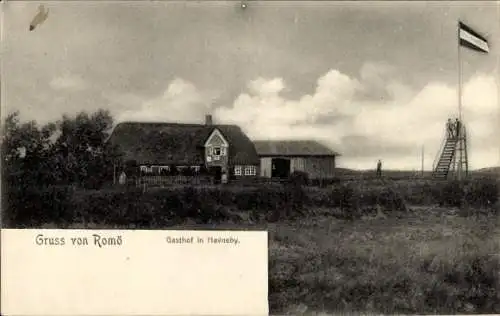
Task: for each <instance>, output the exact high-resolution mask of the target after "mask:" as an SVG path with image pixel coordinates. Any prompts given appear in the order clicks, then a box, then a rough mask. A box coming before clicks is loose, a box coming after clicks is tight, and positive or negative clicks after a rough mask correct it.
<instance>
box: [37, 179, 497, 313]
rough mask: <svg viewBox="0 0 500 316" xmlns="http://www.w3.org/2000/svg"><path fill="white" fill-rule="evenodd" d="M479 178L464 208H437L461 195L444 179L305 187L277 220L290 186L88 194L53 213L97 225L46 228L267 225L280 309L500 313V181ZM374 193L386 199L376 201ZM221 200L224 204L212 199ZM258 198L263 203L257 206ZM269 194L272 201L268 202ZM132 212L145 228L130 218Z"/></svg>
mask: <svg viewBox="0 0 500 316" xmlns="http://www.w3.org/2000/svg"><path fill="white" fill-rule="evenodd" d="M479 184H481V183H478V184H477V185H475V186H473V188H476V189H475V190H476V191H473V192H475V193H474V194H476V195H477V197H482V198H481V199H479V200H478V201H480V202H481V203H479V204H480V205H482V206H480V205H479V204H478V205H479V206H467V207H465V208H463V209H462V210H459V209H458V208H457V209H455V208H452V207H451V206H450V207H438V206H437V205H438V204H439V203H437V202H436V201H440V202H446V203H448V202H450V201H451V202H453V200H456V198H457V192H455V191H453V190H452V191H447V190H448V189H447V190H444V191H443V192H444V193H446V194H444V193H443V194H442V195H437V196H435V195H434V194H433V193H432V190H429V188H431V189H432V188H433V186H432V185H431V186H429V184H428V183H426V182H425V181H424V180H423V181H422V183H418V181H393V182H390V183H389V182H387V183H385V182H381V181H354V182H353V185H354V186H355V187H356V192H357V193H355V194H354V195H352V196H351V195H350V193H348V192H349V191H345V190H344V191H342V190H341V191H338V189H339V187H337V188H336V187H329V188H312V187H309V188H303V191H304V192H305V195H306V197H307V198H305V200H306V201H307V203H304V204H303V205H301V206H300V208H301V209H299V210H297V211H296V212H297V213H296V214H292V215H294V216H290V217H287V216H284V217H281V218H278V219H277V220H269V217H266V214H267V215H269V214H272V213H273V212H274V211H275V210H276V209H278V210H279V209H280V208H282V207H283V205H289V206H290V207H293V206H294V205H295V204H293V203H292V204H286V203H285V204H280V203H281V202H282V201H281V202H280V199H282V198H284V197H285V198H286V196H287V195H286V194H285V195H279V194H277V192H275V191H273V190H276V189H277V188H281V187H280V186H277V187H262V188H260V189H257V191H256V193H252V192H251V190H250V188H243V187H235V188H229V189H228V191H223V190H222V189H220V188H219V189H218V188H211V190H213V191H203V190H205V189H202V191H200V192H198V191H190V190H187V191H186V190H183V189H175V190H180V191H175V192H174V191H172V189H158V190H151V191H148V192H149V193H146V194H142V193H140V192H139V193H137V192H125V193H123V194H121V193H119V192H118V193H116V194H115V195H111V192H107V193H103V192H84V193H82V192H80V193H78V194H76V195H73V197H72V198H71V199H70V201H67V200H65V199H62V200H61V201H62V204H61V209H60V210H59V211H58V212H56V213H54V216H55V217H52V218H59V217H58V216H60V214H63V213H64V212H69V214H70V215H71V214H74V210H75V209H77V210H78V212H80V213H85V214H88V216H85V218H88V219H94V221H92V220H89V221H86V222H85V223H83V222H78V221H77V222H72V223H69V225H67V224H68V223H67V222H66V223H60V224H53V223H51V222H50V221H48V222H46V223H45V224H43V225H42V227H44V228H56V227H59V225H63V226H64V227H65V228H96V229H109V228H121V229H123V228H156V229H166V228H168V229H233V230H234V229H243V230H247V229H248V230H255V229H259V230H267V231H268V232H269V305H270V312H271V314H280V315H282V314H291V315H304V314H306V315H307V314H309V315H315V314H316V315H317V314H318V313H324V314H328V315H330V314H338V313H346V312H354V313H360V312H362V313H386V314H395V313H404V314H410V313H411V314H443V313H444V314H458V313H461V314H471V313H483V314H485V313H500V260H499V259H500V221H499V219H500V217H499V212H498V211H499V205H500V204H498V202H496V200H495V202H493V203H496V205H492V204H491V203H490V199H491V200H493V199H492V197H493V196H495V197H496V196H498V191H497V190H498V187H497V186H496V185H494V183H491V182H485V183H484V185H483V186H479ZM169 190H170V191H169ZM224 190H225V189H224ZM279 190H283V189H279ZM169 192H170V193H169ZM172 192H173V193H172ZM196 192H198V193H196ZM284 192H285V193H286V190H285V191H284ZM291 192H295V191H291ZM297 192H298V191H297ZM391 192H394V193H391ZM289 193H290V192H289ZM389 193H390V194H389ZM486 193H487V194H486ZM168 194H170V195H168ZM50 196H56V195H50ZM177 196H179V199H180V200H179V201H177V202H176V204H171V203H170V202H169V201H170V200H169V199H174V198H176V197H177ZM214 196H215V197H214ZM373 196H378V197H379V198H380V197H384V196H385V198H386V199H385V200H384V199H377V200H373V199H372V197H373ZM210 197H212V198H215V200H213V201H211V202H210V203H209V204H207V203H206V201H207V198H210ZM367 197H369V198H368V199H367ZM458 197H460V196H458ZM254 199H259V200H260V202H259V203H253V202H252V201H254ZM266 199H268V200H272V201H273V203H270V204H268V203H263V202H262V201H264V200H266ZM387 199H389V202H391V201H392V202H396V201H399V200H400V201H404V204H405V207H404V209H403V210H401V209H400V208H398V207H396V208H394V206H397V205H398V204H394V205H393V203H387V202H388V201H387ZM243 200H244V201H245V203H235V201H236V202H238V201H239V202H241V201H243ZM476 200H477V199H471V200H470V201H471V202H474V201H476ZM110 201H112V203H110ZM172 201H173V200H172ZM193 201H194V202H196V203H194V202H193ZM293 201H295V200H293ZM384 201H385V202H384ZM131 202H133V203H134V204H131ZM274 202H276V203H274ZM289 202H290V201H289ZM379 202H380V203H382V204H383V205H382V207H381V211H382V212H379V213H378V215H375V214H374V213H373V212H363V213H362V214H363V215H362V216H360V217H355V218H349V217H347V218H346V217H344V216H343V215H345V212H350V210H353V207H354V209H356V208H357V207H358V206H361V207H364V206H371V204H372V203H379ZM68 203H69V204H68ZM90 203H92V205H90ZM179 203H180V204H179ZM287 203H288V202H287ZM446 203H445V204H446ZM34 205H37V204H34ZM338 205H340V206H338ZM342 205H343V206H342ZM346 205H347V206H346ZM391 205H392V208H391ZM471 205H472V204H471ZM174 206H175V207H176V209H175V211H176V212H177V211H182V210H183V208H184V207H189V208H191V209H193V210H196V209H197V208H198V207H201V208H204V209H203V211H204V212H215V211H217V213H218V214H219V217H218V219H217V220H214V221H209V222H205V224H203V225H201V224H199V223H200V221H197V220H196V218H193V217H192V216H193V215H192V214H195V213H196V212H195V213H189V212H188V213H183V214H184V215H185V218H180V222H176V223H175V224H174V225H173V226H170V225H169V226H165V224H164V223H167V222H168V221H166V220H163V219H162V217H165V214H167V213H168V212H167V211H169V207H174ZM240 206H241V207H240ZM242 207H244V208H242ZM342 207H344V209H345V210H344V211H343V212H342V211H341V210H340V209H341V208H342ZM264 208H266V209H264ZM483 208H484V210H483ZM114 209H118V211H115V210H114ZM104 210H105V211H104ZM138 210H140V212H138ZM100 213H105V214H104V215H106V214H107V215H106V216H101V215H100ZM139 213H141V214H139ZM292 213H293V212H292ZM375 213H376V212H375ZM27 214H28V213H27ZM29 214H31V213H29ZM33 214H39V213H33ZM172 214H173V213H172ZM196 214H198V213H196ZM213 214H215V213H213ZM252 214H253V215H255V214H257V215H260V216H252ZM297 214H298V216H297ZM139 215H140V216H139ZM69 217H70V218H74V217H73V215H71V216H69ZM30 218H31V217H30ZM121 218H123V219H125V220H123V221H120V220H119V219H121ZM132 218H135V219H136V220H137V223H135V224H134V223H131V219H132ZM127 219H128V220H127ZM112 222H114V223H115V224H110V223H112ZM196 222H198V224H196ZM136 225H138V226H136Z"/></svg>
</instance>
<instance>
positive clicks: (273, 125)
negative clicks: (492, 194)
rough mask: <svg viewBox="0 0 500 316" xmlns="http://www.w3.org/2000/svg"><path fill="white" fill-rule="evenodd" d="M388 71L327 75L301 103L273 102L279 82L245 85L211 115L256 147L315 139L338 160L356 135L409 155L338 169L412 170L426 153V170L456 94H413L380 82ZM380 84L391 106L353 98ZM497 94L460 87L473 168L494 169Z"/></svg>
mask: <svg viewBox="0 0 500 316" xmlns="http://www.w3.org/2000/svg"><path fill="white" fill-rule="evenodd" d="M379 70H380V71H379ZM392 71H393V69H392V68H391V67H389V66H386V65H383V66H382V67H381V68H380V69H377V68H376V64H369V65H368V66H366V67H364V68H363V69H362V71H361V79H360V80H357V79H355V78H350V77H348V76H346V75H345V74H342V73H340V72H339V71H337V70H330V71H329V72H327V73H326V74H325V75H323V76H322V77H320V78H319V79H318V81H317V86H316V90H315V92H314V93H313V94H312V95H305V96H303V97H301V98H300V99H299V100H289V99H286V98H284V97H282V96H281V95H280V94H279V92H280V91H281V90H282V89H283V88H284V87H285V83H284V81H283V79H281V78H272V79H267V80H266V79H264V78H259V79H257V80H255V81H253V82H252V83H250V85H249V87H250V89H249V90H250V91H251V93H250V94H248V93H243V94H241V95H240V96H239V97H238V98H237V99H236V100H235V102H234V104H233V105H232V107H230V108H219V109H217V112H216V118H217V119H218V120H220V121H226V122H232V123H236V124H238V125H240V126H241V127H243V128H244V129H245V130H246V131H247V133H248V135H249V136H250V137H251V138H254V139H297V138H301V139H303V138H314V139H318V140H324V141H327V142H328V143H329V144H331V145H332V146H333V147H334V148H335V149H337V150H338V151H340V152H341V153H342V151H343V148H345V147H346V145H345V144H342V139H343V138H344V137H346V136H350V135H357V136H362V137H363V139H367V140H368V141H372V142H373V143H382V144H387V146H392V147H394V146H396V147H400V148H402V149H403V150H406V151H407V154H406V155H404V154H402V155H390V154H388V153H387V154H384V152H374V153H373V158H365V157H364V158H360V157H350V156H345V157H344V161H343V164H344V165H346V166H350V167H358V168H372V167H373V165H374V163H375V161H376V159H378V157H380V158H382V159H384V156H385V157H386V159H384V161H385V165H386V167H387V168H415V169H418V168H420V158H419V156H418V155H419V154H420V150H421V146H422V145H424V146H425V151H426V156H425V159H426V161H427V163H426V168H430V167H431V165H432V161H433V160H434V158H435V155H436V153H437V151H438V149H439V145H440V143H441V140H442V136H443V135H444V134H443V133H444V124H445V122H446V120H447V118H448V117H450V116H456V114H457V100H458V97H457V90H456V87H454V86H448V85H446V84H443V83H440V82H431V83H429V84H428V85H426V86H425V87H424V88H423V89H422V90H421V91H418V92H413V91H412V89H411V88H410V87H408V86H406V85H404V84H403V83H400V82H397V81H395V80H393V79H391V78H390V77H388V76H386V75H387V74H390V73H391V72H392ZM384 76H385V77H384ZM378 80H382V81H383V82H385V83H386V85H385V87H384V88H385V89H386V92H387V93H388V94H389V95H390V96H391V98H389V99H375V100H365V99H360V98H358V92H363V91H366V90H367V89H371V88H373V85H374V82H377V84H376V85H378V82H379V81H378ZM497 89H498V87H497V84H496V81H495V78H493V77H491V76H487V75H477V76H476V77H473V78H471V79H470V80H469V81H468V82H466V83H464V89H463V109H464V111H463V113H464V119H465V122H466V124H467V126H468V129H469V135H470V140H471V141H470V143H471V150H473V152H471V155H470V156H471V159H472V157H474V158H473V159H472V160H471V162H470V164H471V167H472V168H474V167H482V166H488V165H496V164H498V163H499V157H498V142H497V141H496V137H495V135H497V134H498V130H497V129H496V126H498V123H499V121H498V115H497V114H496V113H497V110H498V99H497ZM321 117H331V118H332V123H331V124H315V122H316V121H317V120H318V119H320V118H321ZM495 132H496V133H495ZM350 145H351V146H349V147H352V144H350ZM359 146H363V144H359ZM492 146H493V149H492ZM412 148H414V150H413V149H412Z"/></svg>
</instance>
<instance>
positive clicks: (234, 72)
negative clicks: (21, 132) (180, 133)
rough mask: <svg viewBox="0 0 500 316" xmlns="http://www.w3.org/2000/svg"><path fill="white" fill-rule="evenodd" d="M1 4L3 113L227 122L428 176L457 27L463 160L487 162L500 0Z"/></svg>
mask: <svg viewBox="0 0 500 316" xmlns="http://www.w3.org/2000/svg"><path fill="white" fill-rule="evenodd" d="M38 5H39V2H34V1H11V2H8V3H5V4H3V15H4V19H3V27H2V32H3V42H2V44H3V60H2V63H3V65H2V75H3V77H2V79H3V87H2V88H3V91H2V99H3V101H4V102H3V104H2V113H8V112H11V111H15V110H18V111H20V113H21V115H22V117H23V118H24V119H29V120H31V119H36V120H37V121H38V122H40V123H45V122H48V121H51V120H56V119H59V118H60V117H61V116H62V114H64V113H66V114H69V115H71V114H75V113H76V112H79V111H82V110H86V111H94V110H96V109H98V108H105V109H109V110H110V111H111V113H112V114H113V115H114V116H115V118H116V121H117V122H120V121H126V120H135V121H137V120H141V121H180V122H202V121H203V119H204V115H205V114H206V113H212V114H213V116H214V120H215V121H216V122H218V123H235V124H238V125H240V126H241V127H242V128H243V129H244V130H245V132H246V133H247V134H248V135H249V136H250V137H251V138H253V139H317V140H320V141H323V142H325V143H326V144H328V145H330V146H331V147H332V148H333V149H334V150H336V151H339V152H340V153H342V155H343V156H342V157H341V159H340V160H339V164H340V166H343V167H350V168H362V169H364V168H373V167H374V166H375V163H376V161H377V159H382V160H383V161H384V168H390V169H393V168H394V169H395V168H400V169H410V170H411V169H419V168H420V163H421V159H420V156H419V155H420V152H421V147H422V145H424V152H425V167H426V168H427V169H430V168H431V167H432V162H433V160H434V158H435V156H436V153H437V151H438V148H439V145H440V143H441V140H442V137H443V133H444V124H445V121H446V119H447V118H448V117H449V116H455V115H456V113H457V100H458V93H457V87H458V75H457V69H458V66H457V65H458V62H457V21H458V19H461V20H462V21H463V22H465V23H467V24H468V25H469V26H471V27H472V28H474V29H476V30H477V31H479V32H481V33H482V34H484V35H485V36H486V37H487V38H488V39H489V41H490V49H491V52H490V54H480V53H476V52H473V51H470V50H468V49H466V48H465V49H463V50H462V64H463V74H462V80H463V104H464V106H463V107H464V111H463V115H464V119H465V122H466V124H467V127H468V130H469V134H470V142H469V148H470V153H469V157H470V165H471V167H472V168H482V167H488V166H493V165H498V164H499V163H500V138H499V137H497V136H498V135H499V134H500V127H499V126H500V120H499V115H500V111H498V109H499V86H500V85H499V73H500V68H499V64H500V62H499V60H500V4H499V2H469V3H468V2H460V1H457V2H454V3H452V2H449V3H448V2H427V3H426V2H415V3H409V2H389V1H386V2H379V3H375V2H373V3H371V2H365V1H363V2H361V3H359V2H358V3H352V2H326V1H321V2H310V1H307V2H298V1H290V2H287V1H279V2H271V1H266V2H258V1H252V2H250V3H249V5H248V7H247V8H246V9H245V10H243V9H241V3H240V2H239V1H230V2H215V1H205V2H204V1H180V2H173V1H163V2H155V1H139V2H133V1H123V2H116V1H115V2H110V3H106V2H104V1H102V2H101V1H98V2H97V1H96V2H91V1H75V2H70V1H66V2H55V1H50V2H47V3H46V4H45V5H46V7H47V8H49V10H50V13H49V17H48V19H47V20H46V21H45V23H44V24H42V25H41V26H40V27H39V28H37V29H35V30H34V31H33V32H29V31H28V26H29V22H30V20H31V18H32V17H33V15H34V14H35V13H36V10H37V7H38Z"/></svg>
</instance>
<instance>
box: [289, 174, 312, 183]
mask: <svg viewBox="0 0 500 316" xmlns="http://www.w3.org/2000/svg"><path fill="white" fill-rule="evenodd" d="M288 182H289V183H291V184H295V185H307V184H308V183H309V174H308V173H307V172H304V171H294V172H292V173H291V174H290V176H289V177H288Z"/></svg>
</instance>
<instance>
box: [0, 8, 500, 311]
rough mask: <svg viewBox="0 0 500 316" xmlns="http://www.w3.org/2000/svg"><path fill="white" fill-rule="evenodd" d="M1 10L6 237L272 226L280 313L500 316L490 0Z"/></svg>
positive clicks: (494, 28) (499, 182)
mask: <svg viewBox="0 0 500 316" xmlns="http://www.w3.org/2000/svg"><path fill="white" fill-rule="evenodd" d="M0 6H1V8H2V9H1V10H2V20H1V24H2V25H1V43H0V44H1V51H2V59H1V73H0V75H1V76H0V82H1V90H0V92H1V110H0V113H1V124H2V126H1V175H2V178H1V226H2V229H3V230H5V229H23V230H27V229H33V230H39V231H44V230H50V229H60V230H67V231H70V230H82V231H89V232H92V231H96V230H120V231H140V230H147V231H166V232H167V231H171V230H179V231H183V230H186V231H203V232H208V233H207V234H208V235H207V236H208V237H206V239H204V240H205V244H206V243H207V242H208V243H209V244H224V245H226V246H227V247H233V248H235V247H244V246H245V242H242V239H241V238H242V237H241V238H240V237H237V236H239V235H227V234H226V235H224V236H226V237H220V235H216V233H217V232H221V231H225V232H227V231H232V232H234V234H236V232H248V231H250V232H252V231H255V232H257V231H259V232H267V234H268V241H267V247H268V248H267V258H266V261H267V266H268V268H267V276H268V277H267V279H268V280H267V281H268V284H267V285H266V287H267V294H266V296H267V302H268V308H269V314H272V315H334V314H342V313H355V314H358V313H378V314H421V315H423V314H448V315H453V314H495V313H496V314H500V242H499V240H500V201H499V195H500V138H499V137H498V136H499V135H500V107H499V105H500V104H499V102H500V23H499V21H500V3H499V2H498V1H470V2H467V1H439V2H438V1H411V2H410V1H354V2H350V1H259V0H247V1H237V0H234V1H194V0H193V1H188V0H186V1H109V2H108V1H46V2H40V1H22V0H12V1H3V3H1V4H0ZM40 234H42V233H40ZM96 234H97V233H96ZM165 234H167V233H165ZM210 234H212V235H210ZM33 236H36V233H33ZM40 236H41V235H40ZM47 236H48V235H47ZM54 236H55V235H54ZM92 236H94V237H93V238H94V239H93V241H94V242H97V243H98V245H99V247H101V243H104V245H106V243H111V244H112V243H115V244H117V243H118V242H120V243H121V242H122V240H121V239H120V240H118V239H112V237H109V238H108V237H106V238H104V237H103V238H102V239H99V238H100V237H99V236H98V235H95V234H94V235H92ZM95 236H98V237H99V238H98V237H95ZM165 236H167V235H165ZM186 236H187V235H186ZM33 238H34V237H33ZM37 238H38V237H37ZM96 238H97V239H96ZM120 238H121V237H120ZM196 238H197V237H192V236H191V237H189V236H187V237H182V238H181V237H175V236H172V237H170V236H169V237H167V238H166V239H167V243H176V244H190V243H193V242H194V241H196V240H198V239H196ZM204 238H205V237H204ZM239 238H240V239H239ZM96 240H97V241H96ZM36 242H37V243H38V242H40V243H43V244H44V245H46V246H57V245H59V244H60V243H61V242H62V243H64V241H62V240H61V239H58V238H56V237H54V238H52V237H39V239H37V240H36ZM66 242H68V241H66ZM74 242H75V241H73V243H74ZM141 247H142V246H141ZM143 247H144V248H147V247H148V245H147V244H144V246H143ZM44 249H45V248H44ZM218 249H219V248H218ZM150 250H151V251H153V252H154V251H155V250H154V249H150ZM163 251H164V250H161V251H160V250H157V252H163ZM218 251H219V250H218ZM221 251H222V250H221ZM240 251H241V252H243V250H240ZM221 253H223V252H221ZM255 253H257V252H255ZM248 254H249V256H250V254H253V252H248ZM131 256H132V255H131ZM137 256H139V255H137ZM200 256H201V254H200ZM218 256H219V257H218V258H219V259H218V260H217V261H213V262H214V264H215V263H216V264H218V265H220V266H221V267H223V265H224V264H225V261H226V257H225V255H224V254H222V255H218ZM228 256H230V254H228ZM238 256H239V257H240V259H241V258H243V257H241V255H238ZM26 258H28V257H26ZM134 258H135V257H134ZM148 258H149V257H148ZM200 258H201V257H200ZM227 258H229V257H227ZM23 260H27V259H23ZM96 260H97V259H96ZM124 260H125V259H124ZM127 260H128V257H127ZM148 260H149V259H148ZM151 260H153V259H151ZM214 260H215V259H214ZM241 260H243V259H241ZM245 260H246V259H245ZM199 261H203V262H200V265H202V263H205V264H207V263H206V261H209V260H205V259H200V260H199ZM179 264H180V263H179ZM189 264H191V263H189ZM157 265H158V264H157ZM12 266H15V265H13V264H11V265H10V267H12ZM233 268H234V269H236V268H235V267H233ZM233 268H231V269H233ZM221 269H222V268H221ZM240 270H241V271H238V272H237V274H235V275H244V274H245V273H249V272H248V271H249V270H246V268H243V267H242V268H240ZM231 271H232V270H231ZM235 271H236V270H235ZM130 273H131V274H135V273H137V274H139V273H140V271H131V272H130ZM235 273H236V272H235ZM3 274H4V272H2V275H3ZM248 275H249V274H248ZM3 278H4V277H3V276H2V279H3ZM54 282H55V281H54ZM79 282H80V281H79ZM165 282H168V281H167V280H165ZM189 282H192V281H189ZM193 282H194V281H193ZM231 282H233V281H231ZM234 282H236V281H234ZM9 284H10V283H9ZM54 284H57V283H54ZM189 284H196V283H189ZM228 284H229V283H228ZM231 284H236V283H231ZM26 286H28V285H26ZM29 286H31V285H29ZM54 286H55V285H54ZM189 286H191V285H189ZM192 286H195V285H192ZM2 287H3V286H2ZM116 287H117V288H118V287H119V286H118V285H116ZM185 288H186V289H187V288H188V285H186V286H185ZM204 289H205V291H210V285H204ZM228 291H229V289H228ZM117 295H118V294H117ZM155 295H159V296H160V297H161V295H163V294H162V293H161V292H157V293H155ZM165 295H166V296H167V294H165ZM168 295H171V294H168ZM248 295H250V294H248ZM241 299H243V298H241ZM2 300H3V296H2ZM190 304H193V305H196V302H194V301H193V302H191V303H190ZM249 305H251V304H249ZM207 306H208V305H207ZM247 308H249V311H250V308H251V306H247ZM148 311H149V309H148ZM47 312H48V311H47ZM136 312H139V313H142V311H136ZM208 312H210V313H212V314H213V313H214V310H210V311H208V310H207V313H208ZM162 313H163V312H162ZM249 313H250V312H249Z"/></svg>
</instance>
